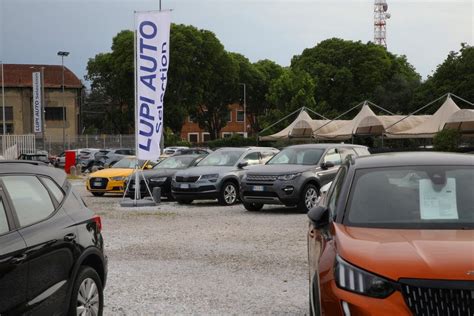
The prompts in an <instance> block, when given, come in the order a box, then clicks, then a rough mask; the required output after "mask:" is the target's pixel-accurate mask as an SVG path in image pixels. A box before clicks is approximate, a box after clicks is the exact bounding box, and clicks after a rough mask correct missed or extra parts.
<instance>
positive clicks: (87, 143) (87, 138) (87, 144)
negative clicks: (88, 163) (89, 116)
mask: <svg viewBox="0 0 474 316" xmlns="http://www.w3.org/2000/svg"><path fill="white" fill-rule="evenodd" d="M86 148H89V137H88V135H87V134H86Z"/></svg>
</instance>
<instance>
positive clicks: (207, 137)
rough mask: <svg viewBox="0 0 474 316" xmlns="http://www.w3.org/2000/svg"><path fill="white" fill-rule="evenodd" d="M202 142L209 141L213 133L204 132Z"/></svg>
mask: <svg viewBox="0 0 474 316" xmlns="http://www.w3.org/2000/svg"><path fill="white" fill-rule="evenodd" d="M201 137H202V142H203V143H205V142H208V141H210V140H211V134H209V133H207V132H204V133H202V136H201Z"/></svg>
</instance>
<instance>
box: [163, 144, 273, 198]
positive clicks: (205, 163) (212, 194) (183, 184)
mask: <svg viewBox="0 0 474 316" xmlns="http://www.w3.org/2000/svg"><path fill="white" fill-rule="evenodd" d="M276 153H278V149H275V148H269V147H249V148H221V149H218V150H216V151H215V152H213V153H211V154H209V155H208V156H207V157H206V158H204V159H203V160H201V161H200V162H199V163H198V164H197V166H196V167H193V168H189V169H186V170H182V171H178V172H177V173H176V174H175V175H174V176H173V178H172V181H171V192H172V194H173V197H174V198H175V199H176V201H178V203H181V204H190V203H192V201H193V200H208V199H217V200H218V201H219V203H220V204H222V205H232V204H234V203H235V202H237V200H238V199H239V177H240V176H241V174H242V172H243V171H244V168H245V167H247V166H251V165H258V164H262V163H265V162H266V161H268V160H269V159H270V158H271V157H273V156H274V155H275V154H276Z"/></svg>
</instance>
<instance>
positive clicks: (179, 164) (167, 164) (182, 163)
mask: <svg viewBox="0 0 474 316" xmlns="http://www.w3.org/2000/svg"><path fill="white" fill-rule="evenodd" d="M195 158H196V157H182V156H176V157H170V158H166V159H165V160H163V161H162V162H160V163H159V164H157V165H156V166H155V167H154V168H153V169H182V168H187V167H189V166H190V165H191V163H192V162H193V161H194V159H195Z"/></svg>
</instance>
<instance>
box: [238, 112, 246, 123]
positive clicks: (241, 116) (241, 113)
mask: <svg viewBox="0 0 474 316" xmlns="http://www.w3.org/2000/svg"><path fill="white" fill-rule="evenodd" d="M243 121H244V111H237V122H243Z"/></svg>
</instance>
